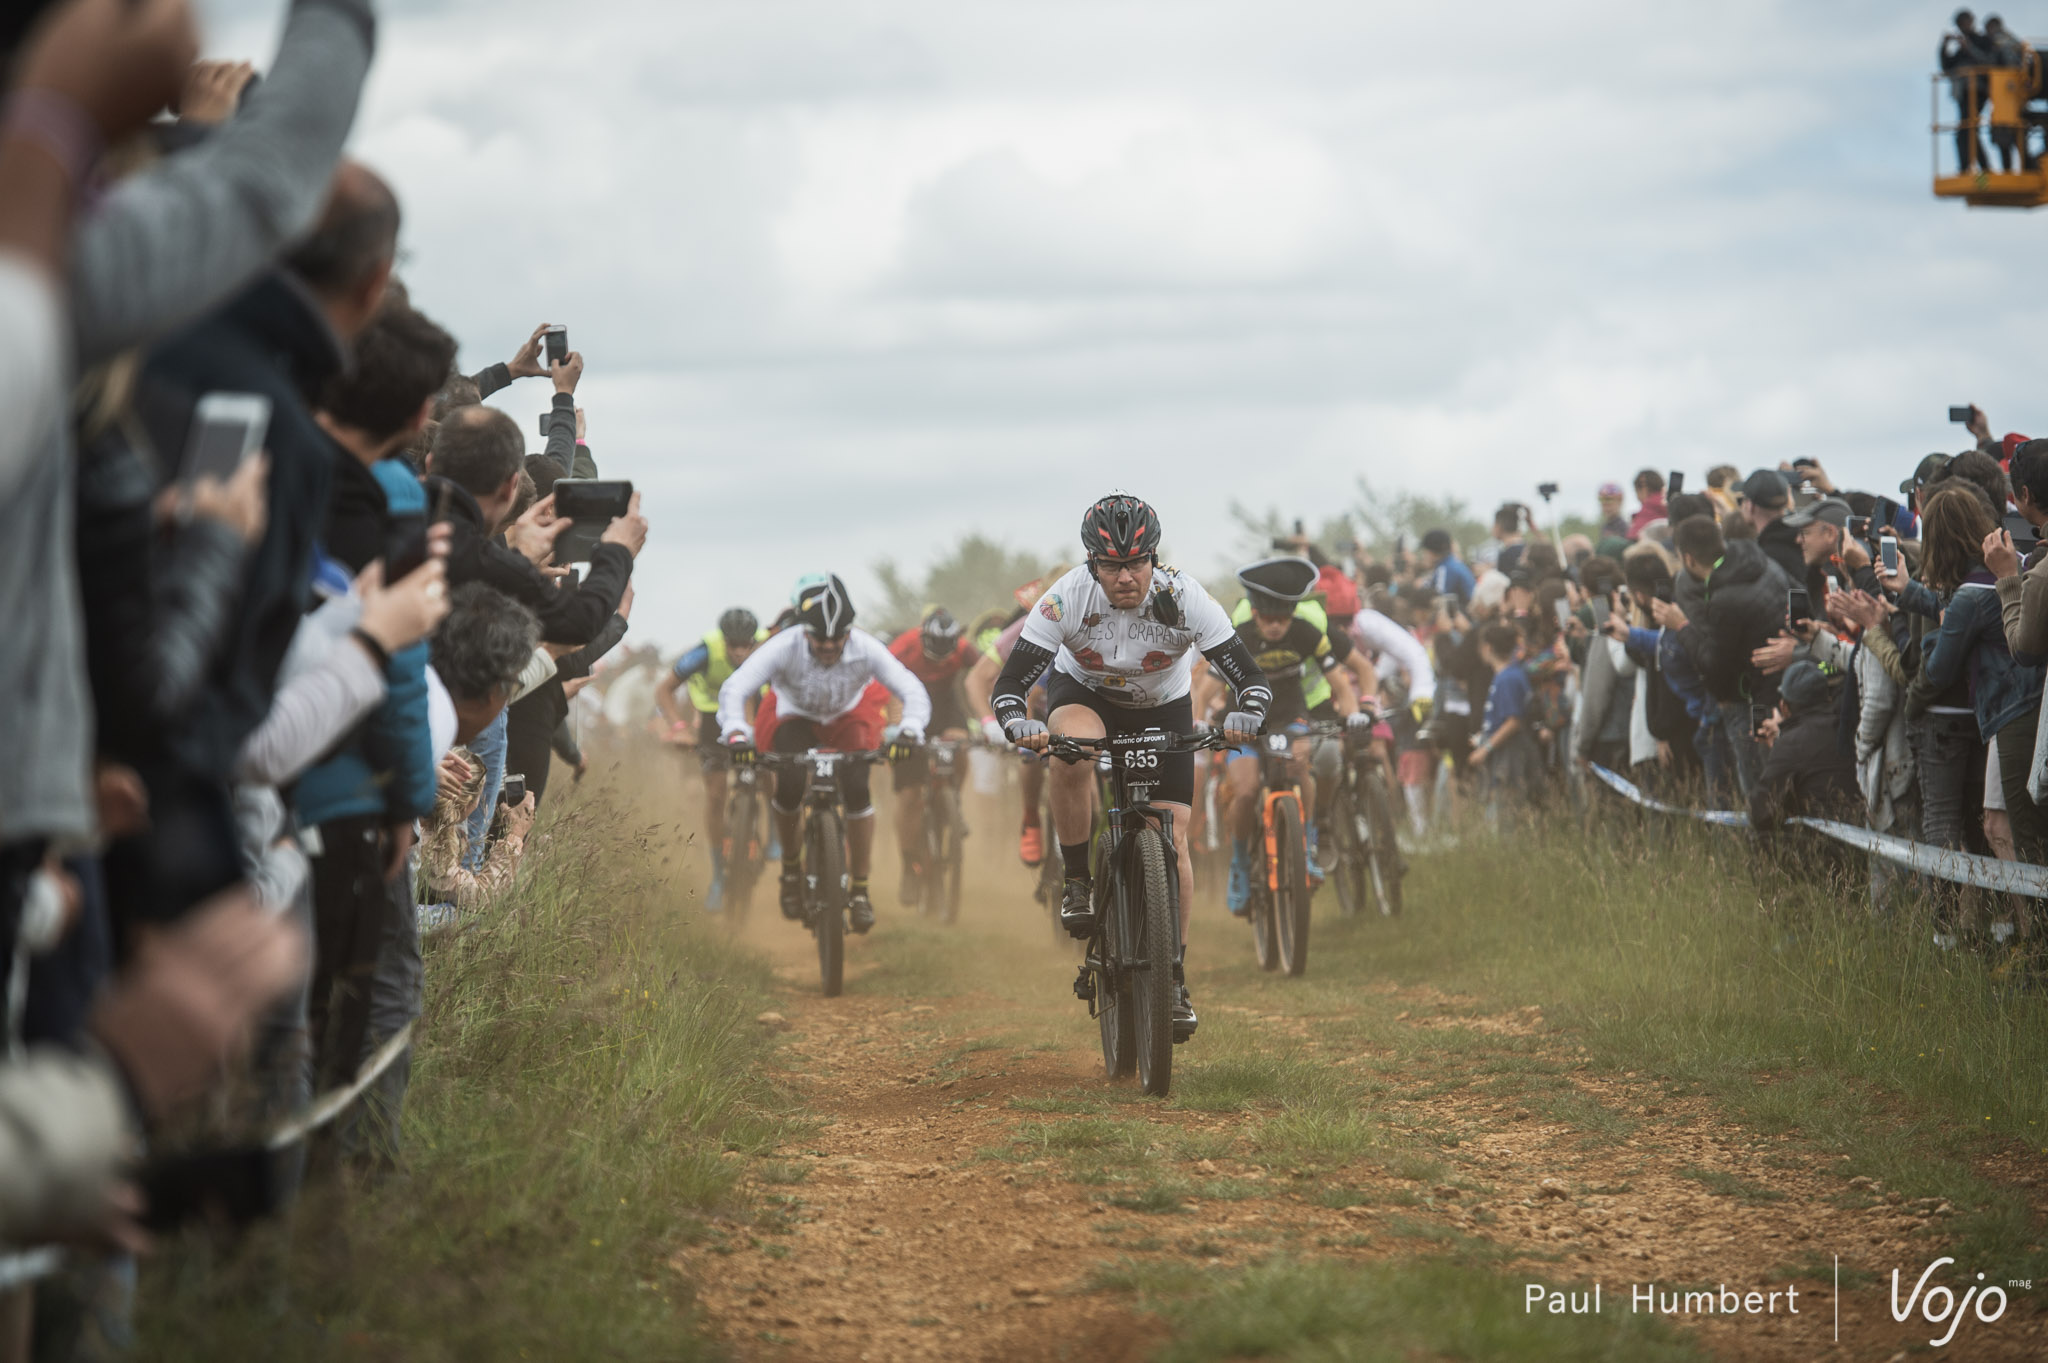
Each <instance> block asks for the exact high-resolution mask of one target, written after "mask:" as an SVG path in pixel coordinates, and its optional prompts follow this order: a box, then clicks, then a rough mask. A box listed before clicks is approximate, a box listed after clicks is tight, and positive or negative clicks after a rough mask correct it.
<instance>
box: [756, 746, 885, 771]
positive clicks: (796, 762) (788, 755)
mask: <svg viewBox="0 0 2048 1363" xmlns="http://www.w3.org/2000/svg"><path fill="white" fill-rule="evenodd" d="M820 757H831V758H836V759H838V760H840V761H844V762H885V761H887V760H888V757H887V755H886V754H885V753H883V751H882V750H881V749H880V748H806V749H805V750H804V751H802V752H762V751H760V750H759V749H755V750H754V762H755V764H756V765H758V766H763V767H803V766H809V765H810V764H811V763H813V762H815V761H817V760H818V759H819V758H820Z"/></svg>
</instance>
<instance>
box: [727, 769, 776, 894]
mask: <svg viewBox="0 0 2048 1363" xmlns="http://www.w3.org/2000/svg"><path fill="white" fill-rule="evenodd" d="M726 780H727V783H728V785H729V787H730V788H729V789H728V790H727V792H726V797H725V845H724V846H723V847H722V848H721V849H720V850H721V851H722V852H723V853H724V856H725V912H726V914H727V916H728V917H730V918H731V919H732V920H733V921H734V922H736V923H739V922H745V921H746V917H747V910H748V908H749V907H750V906H751V905H752V904H753V900H754V886H755V885H757V884H759V883H760V880H761V870H762V868H763V866H764V865H765V864H766V863H765V862H764V860H763V858H762V852H763V851H764V850H765V848H766V843H767V839H766V836H765V833H766V829H767V826H768V817H769V816H768V799H767V796H766V795H765V794H764V793H763V791H762V789H761V774H760V773H759V772H758V771H756V770H755V769H754V768H753V767H752V766H734V767H732V769H731V770H730V771H729V772H728V773H727V776H726Z"/></svg>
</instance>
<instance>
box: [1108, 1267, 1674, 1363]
mask: <svg viewBox="0 0 2048 1363" xmlns="http://www.w3.org/2000/svg"><path fill="white" fill-rule="evenodd" d="M1091 1285H1092V1286H1093V1287H1095V1288H1096V1289H1098V1290H1102V1291H1110V1292H1117V1293H1122V1294H1125V1295H1129V1296H1132V1297H1134V1298H1135V1299H1136V1304H1137V1306H1138V1307H1139V1309H1141V1310H1144V1311H1148V1312H1151V1313H1153V1314H1156V1315H1158V1316H1160V1317H1161V1318H1163V1319H1164V1320H1165V1321H1166V1322H1167V1323H1168V1325H1169V1326H1171V1328H1172V1331H1173V1337H1172V1339H1171V1340H1169V1341H1168V1342H1167V1344H1166V1345H1165V1346H1163V1347H1162V1348H1161V1349H1160V1350H1159V1352H1158V1353H1156V1354H1155V1355H1153V1358H1154V1360H1155V1363H1221V1361H1222V1360H1235V1359H1250V1358H1260V1359H1275V1360H1281V1363H1352V1361H1353V1360H1359V1361H1361V1363H1362V1361H1363V1360H1370V1359H1409V1358H1416V1359H1461V1360H1465V1359H1469V1360H1481V1359H1484V1360H1502V1361H1503V1363H1551V1361H1552V1360H1555V1361H1556V1363H1606V1361H1609V1360H1611V1363H1678V1360H1700V1359H1704V1358H1705V1357H1706V1355H1705V1354H1704V1353H1703V1352H1701V1351H1699V1350H1698V1349H1697V1348H1696V1347H1695V1346H1694V1345H1693V1344H1691V1343H1690V1342H1689V1341H1687V1340H1685V1339H1684V1338H1683V1337H1681V1336H1680V1335H1679V1334H1678V1332H1677V1331H1675V1330H1673V1329H1671V1328H1670V1327H1668V1326H1666V1325H1664V1324H1662V1323H1661V1322H1657V1321H1653V1320H1650V1319H1648V1318H1644V1317H1633V1316H1630V1315H1628V1314H1626V1313H1615V1312H1611V1311H1610V1312H1606V1313H1603V1314H1602V1315H1598V1316H1594V1315H1584V1316H1553V1315H1550V1314H1548V1313H1546V1312H1543V1311H1540V1310H1539V1311H1537V1312H1533V1313H1525V1312H1524V1310H1523V1294H1522V1281H1521V1280H1518V1279H1510V1278H1508V1277H1507V1276H1505V1275H1503V1274H1500V1273H1496V1272H1494V1271H1492V1270H1490V1269H1486V1268H1481V1267H1475V1266H1473V1265H1472V1264H1471V1263H1470V1262H1468V1261H1464V1260H1460V1259H1450V1258H1421V1259H1412V1260H1406V1261H1388V1262H1380V1263H1365V1264H1349V1263H1344V1264H1340V1263H1332V1262H1329V1261H1305V1262H1304V1261H1298V1260H1293V1259H1274V1260H1270V1261H1268V1262H1265V1263H1261V1264H1255V1265H1253V1266H1251V1267H1249V1268H1245V1269H1241V1270H1236V1271H1226V1270H1222V1269H1218V1268H1212V1267H1200V1266H1196V1265H1193V1264H1189V1263H1187V1262H1186V1261H1184V1260H1182V1261H1174V1260H1165V1261H1158V1262H1140V1261H1134V1260H1123V1261H1120V1262H1118V1263H1115V1264H1111V1265H1108V1266H1106V1267H1105V1268H1103V1269H1102V1270H1100V1271H1098V1272H1097V1273H1096V1274H1095V1276H1094V1277H1093V1279H1091Z"/></svg>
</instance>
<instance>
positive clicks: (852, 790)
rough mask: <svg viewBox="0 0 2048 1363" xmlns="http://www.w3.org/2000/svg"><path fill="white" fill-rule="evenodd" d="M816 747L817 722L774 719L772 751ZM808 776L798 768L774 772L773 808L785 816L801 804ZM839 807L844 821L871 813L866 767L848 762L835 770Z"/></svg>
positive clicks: (796, 717)
mask: <svg viewBox="0 0 2048 1363" xmlns="http://www.w3.org/2000/svg"><path fill="white" fill-rule="evenodd" d="M817 746H818V721H816V720H815V719H808V718H806V717H805V716H803V715H791V716H789V717H788V718H787V719H778V720H777V721H776V724H775V741H774V743H773V744H772V745H771V748H770V750H771V751H773V752H784V753H788V752H808V751H810V750H811V749H812V748H815V747H817ZM809 784H810V777H809V775H808V774H807V773H806V772H804V771H803V769H802V768H800V767H777V768H776V769H775V807H776V808H777V809H779V810H781V811H782V812H783V813H785V814H787V813H789V812H790V811H792V810H794V809H796V808H797V807H798V806H799V805H801V804H802V803H803V802H804V788H805V787H806V786H808V785H809ZM839 806H840V808H842V809H844V810H845V811H846V816H847V817H848V818H854V817H856V816H858V815H862V814H868V813H871V812H873V810H874V807H875V800H874V796H873V795H872V794H870V793H869V789H868V764H867V763H865V762H848V763H846V764H845V765H844V766H842V767H840V768H839Z"/></svg>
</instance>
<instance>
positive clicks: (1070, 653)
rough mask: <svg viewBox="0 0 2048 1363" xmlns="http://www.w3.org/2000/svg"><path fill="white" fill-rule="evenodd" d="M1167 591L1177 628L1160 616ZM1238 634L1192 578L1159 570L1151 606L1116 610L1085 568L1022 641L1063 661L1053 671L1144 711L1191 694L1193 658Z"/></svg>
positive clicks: (1030, 622)
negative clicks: (1156, 611)
mask: <svg viewBox="0 0 2048 1363" xmlns="http://www.w3.org/2000/svg"><path fill="white" fill-rule="evenodd" d="M1162 589H1163V590H1165V591H1167V592H1169V593H1171V594H1172V596H1173V599H1174V601H1175V602H1176V603H1177V604H1178V606H1179V607H1180V623H1179V624H1177V625H1167V624H1162V623H1161V622H1160V621H1159V620H1158V619H1156V618H1155V617H1154V615H1153V601H1154V599H1155V598H1156V597H1157V595H1158V593H1159V592H1160V591H1161V590H1162ZM1232 632H1233V627H1232V625H1231V623H1230V616H1229V614H1228V613H1227V612H1225V611H1224V609H1223V607H1221V606H1219V605H1217V604H1216V600H1215V598H1214V597H1212V596H1210V595H1209V593H1208V592H1207V591H1206V590H1204V589H1203V587H1202V584H1201V583H1199V582H1197V581H1195V579H1194V578H1193V577H1191V576H1189V575H1188V574H1186V573H1181V572H1175V571H1174V570H1173V569H1170V568H1154V569H1153V570H1152V593H1151V594H1150V595H1148V596H1147V598H1146V599H1145V601H1144V603H1143V604H1142V605H1140V606H1139V607H1138V608H1137V609H1135V610H1117V609H1115V608H1114V607H1112V606H1111V605H1110V604H1109V596H1108V594H1107V593H1105V592H1104V591H1103V590H1102V584H1101V583H1099V582H1097V581H1096V580H1095V577H1094V575H1093V574H1091V573H1090V572H1089V571H1088V565H1087V564H1085V563H1084V564H1082V565H1081V566H1080V567H1078V568H1075V569H1073V570H1072V571H1071V572H1069V573H1068V574H1067V575H1066V576H1065V577H1062V578H1061V579H1060V580H1059V581H1057V582H1055V583H1053V584H1052V587H1051V588H1050V589H1049V590H1047V592H1046V593H1045V595H1044V596H1041V597H1039V598H1038V604H1037V605H1035V606H1033V607H1032V608H1031V613H1030V614H1029V615H1027V616H1026V617H1025V625H1024V633H1023V636H1022V637H1023V638H1024V639H1025V640H1027V641H1028V642H1030V643H1033V644H1036V645H1038V647H1040V648H1042V649H1045V650H1046V651H1047V652H1049V653H1053V654H1056V655H1057V656H1056V657H1055V659H1054V661H1053V666H1054V667H1055V668H1057V669H1058V670H1059V671H1061V672H1063V673H1065V674H1066V675H1067V676H1069V677H1072V678H1073V679H1074V680H1075V681H1078V682H1080V683H1081V684H1082V685H1083V686H1086V687H1088V688H1090V689H1091V690H1093V691H1096V692H1098V693H1100V694H1101V695H1102V696H1103V698H1104V699H1106V700H1109V701H1112V702H1114V703H1116V704H1118V705H1128V706H1131V707H1132V708H1133V709H1138V708H1145V707H1149V706H1154V705H1164V704H1165V703H1166V702H1167V701H1170V700H1179V699H1180V698H1181V697H1182V696H1185V695H1186V694H1188V676H1189V673H1190V672H1191V671H1192V670H1193V668H1194V654H1195V653H1197V652H1206V651H1207V650H1209V649H1212V648H1216V647H1218V646H1220V645H1221V644H1223V643H1225V642H1226V641H1228V640H1229V639H1230V638H1231V635H1232Z"/></svg>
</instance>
